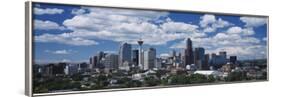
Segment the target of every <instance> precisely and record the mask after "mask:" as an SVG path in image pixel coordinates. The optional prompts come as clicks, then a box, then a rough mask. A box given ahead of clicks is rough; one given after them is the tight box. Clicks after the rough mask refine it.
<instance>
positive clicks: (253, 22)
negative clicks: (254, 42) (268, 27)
mask: <svg viewBox="0 0 281 97" xmlns="http://www.w3.org/2000/svg"><path fill="white" fill-rule="evenodd" d="M240 20H241V21H242V22H244V23H245V24H246V25H245V27H259V26H262V25H264V24H267V19H266V18H262V17H241V18H240Z"/></svg>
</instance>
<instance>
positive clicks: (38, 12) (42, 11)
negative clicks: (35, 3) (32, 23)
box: [33, 7, 64, 15]
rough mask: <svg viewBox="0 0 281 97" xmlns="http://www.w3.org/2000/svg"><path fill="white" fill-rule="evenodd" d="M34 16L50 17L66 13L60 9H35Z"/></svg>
mask: <svg viewBox="0 0 281 97" xmlns="http://www.w3.org/2000/svg"><path fill="white" fill-rule="evenodd" d="M33 10H34V14H36V15H44V14H50V15H53V14H61V13H63V12H64V10H63V9H58V8H45V9H43V8H38V7H35V8H34V9H33Z"/></svg>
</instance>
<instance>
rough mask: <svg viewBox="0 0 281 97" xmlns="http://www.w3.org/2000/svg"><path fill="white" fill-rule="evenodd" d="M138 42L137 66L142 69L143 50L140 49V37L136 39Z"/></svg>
mask: <svg viewBox="0 0 281 97" xmlns="http://www.w3.org/2000/svg"><path fill="white" fill-rule="evenodd" d="M138 44H139V64H138V66H139V67H140V69H143V67H144V66H143V50H142V44H143V41H142V39H140V40H138Z"/></svg>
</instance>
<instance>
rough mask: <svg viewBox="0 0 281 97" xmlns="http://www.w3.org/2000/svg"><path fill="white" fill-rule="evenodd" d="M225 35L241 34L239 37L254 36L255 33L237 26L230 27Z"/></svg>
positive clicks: (251, 29) (250, 29)
mask: <svg viewBox="0 0 281 97" xmlns="http://www.w3.org/2000/svg"><path fill="white" fill-rule="evenodd" d="M226 32H227V33H229V34H241V35H245V36H246V35H254V34H255V32H254V30H253V28H244V29H243V28H241V27H238V26H235V27H230V28H229V29H228V30H227V31H226Z"/></svg>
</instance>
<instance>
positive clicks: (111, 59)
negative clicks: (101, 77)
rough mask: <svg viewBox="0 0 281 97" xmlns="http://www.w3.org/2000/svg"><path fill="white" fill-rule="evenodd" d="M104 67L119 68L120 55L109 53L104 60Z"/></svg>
mask: <svg viewBox="0 0 281 97" xmlns="http://www.w3.org/2000/svg"><path fill="white" fill-rule="evenodd" d="M104 67H105V68H107V69H117V68H118V55H116V54H107V55H106V56H105V60H104Z"/></svg>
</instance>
